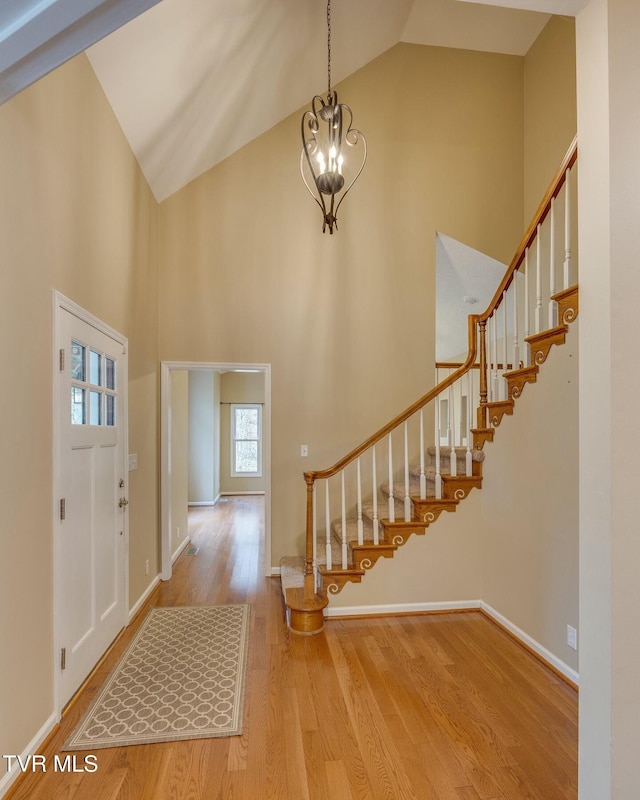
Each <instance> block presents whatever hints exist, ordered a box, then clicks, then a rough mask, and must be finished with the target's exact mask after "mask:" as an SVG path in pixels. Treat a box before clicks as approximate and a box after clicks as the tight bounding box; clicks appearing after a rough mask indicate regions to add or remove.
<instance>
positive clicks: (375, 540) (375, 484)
mask: <svg viewBox="0 0 640 800" xmlns="http://www.w3.org/2000/svg"><path fill="white" fill-rule="evenodd" d="M372 453H373V463H372V466H371V469H372V472H373V478H372V480H373V543H374V544H379V542H380V528H379V525H378V470H377V468H376V446H375V445H374V446H373V447H372Z"/></svg>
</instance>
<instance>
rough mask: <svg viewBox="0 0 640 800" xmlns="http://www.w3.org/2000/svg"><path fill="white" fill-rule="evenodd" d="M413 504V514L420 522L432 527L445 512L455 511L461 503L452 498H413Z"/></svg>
mask: <svg viewBox="0 0 640 800" xmlns="http://www.w3.org/2000/svg"><path fill="white" fill-rule="evenodd" d="M411 502H412V503H413V513H414V514H415V515H416V516H417V518H418V522H421V523H423V524H424V525H430V524H431V523H433V522H435V521H436V520H437V519H438V517H439V516H440V514H442V512H443V511H455V510H456V508H457V507H458V503H459V502H460V501H459V500H456V499H454V498H450V497H447V498H442V499H440V500H438V499H436V498H435V497H427V498H425V499H421V498H420V497H412V498H411ZM405 524H406V523H405Z"/></svg>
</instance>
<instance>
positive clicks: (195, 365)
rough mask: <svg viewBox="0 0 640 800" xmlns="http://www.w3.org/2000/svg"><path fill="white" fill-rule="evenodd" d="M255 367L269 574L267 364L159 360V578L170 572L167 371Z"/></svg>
mask: <svg viewBox="0 0 640 800" xmlns="http://www.w3.org/2000/svg"><path fill="white" fill-rule="evenodd" d="M239 370H255V371H256V372H261V373H262V374H263V375H264V409H263V412H262V414H263V416H262V457H263V474H264V481H265V489H264V574H265V576H267V577H270V576H271V364H237V363H228V362H220V361H210V362H209V361H208V362H202V361H162V362H161V364H160V450H161V455H160V463H161V465H160V498H161V502H160V530H161V534H160V539H161V544H160V552H161V560H160V564H161V566H160V578H161V579H162V580H163V581H168V580H169V579H170V578H171V574H172V563H171V558H172V555H173V554H172V552H171V471H170V469H169V457H170V452H169V451H170V447H169V444H170V442H171V373H172V372H174V371H187V372H197V371H209V372H214V371H227V372H233V371H239Z"/></svg>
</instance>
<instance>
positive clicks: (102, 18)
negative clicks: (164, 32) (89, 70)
mask: <svg viewBox="0 0 640 800" xmlns="http://www.w3.org/2000/svg"><path fill="white" fill-rule="evenodd" d="M158 2H159V0H44V1H43V0H9V2H8V3H7V6H6V7H5V9H4V13H2V14H1V15H0V103H4V102H6V101H7V100H9V99H10V98H11V97H13V96H14V95H16V94H18V92H20V91H22V89H25V88H26V87H27V86H29V85H31V84H32V83H34V82H35V81H37V80H38V79H39V78H42V77H43V76H44V75H46V74H47V73H48V72H51V71H52V70H54V69H55V68H56V67H58V66H60V64H63V63H64V62H65V61H68V60H69V59H70V58H73V56H75V55H77V54H78V53H81V52H82V51H83V50H86V48H87V47H89V46H90V45H92V44H94V43H95V42H97V41H99V40H100V39H102V38H104V37H105V36H107V35H108V34H109V33H111V32H112V31H114V30H116V28H119V27H121V26H122V25H124V24H125V23H127V22H129V20H131V19H133V18H134V17H137V16H138V15H139V14H141V13H142V12H143V11H146V10H147V9H148V8H151V6H154V5H156V3H158Z"/></svg>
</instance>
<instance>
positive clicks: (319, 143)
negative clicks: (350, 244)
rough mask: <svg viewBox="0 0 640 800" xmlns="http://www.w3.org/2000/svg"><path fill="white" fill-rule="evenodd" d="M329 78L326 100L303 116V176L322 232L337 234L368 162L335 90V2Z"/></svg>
mask: <svg viewBox="0 0 640 800" xmlns="http://www.w3.org/2000/svg"><path fill="white" fill-rule="evenodd" d="M327 76H328V84H329V88H328V91H327V98H326V100H325V99H324V98H323V97H322V96H321V95H316V96H315V97H314V98H313V100H312V101H311V109H310V110H307V111H305V112H304V114H303V115H302V123H301V132H302V152H301V154H300V174H301V175H302V180H303V181H304V183H305V186H306V187H307V189H308V190H309V193H310V194H311V196H312V197H313V199H314V200H315V201H316V203H317V204H318V205H319V206H320V210H321V211H322V216H323V222H322V232H323V233H324V232H325V231H326V230H327V228H329V233H333V229H334V228H335V229H336V230H337V229H338V219H337V217H338V209H339V208H340V205H341V203H342V201H343V200H344V198H345V197H346V195H347V192H348V191H349V190H350V189H351V187H352V186H353V184H354V183H355V182H356V180H357V179H358V177H359V176H360V173H361V172H362V169H363V167H364V164H365V161H366V160H367V141H366V139H365V137H364V134H363V133H362V132H361V131H359V130H358V129H357V128H354V127H353V113H352V111H351V109H350V108H349V106H348V105H345V104H344V103H338V93H337V92H336V91H334V90H333V89H332V88H331V0H328V2H327ZM358 164H359V166H358Z"/></svg>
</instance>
